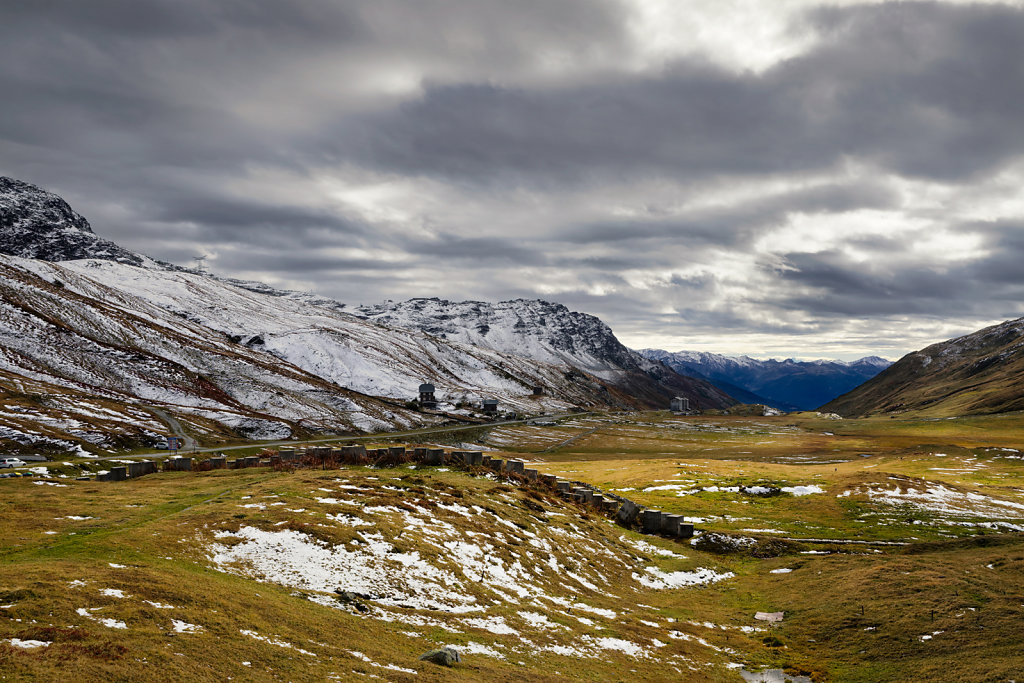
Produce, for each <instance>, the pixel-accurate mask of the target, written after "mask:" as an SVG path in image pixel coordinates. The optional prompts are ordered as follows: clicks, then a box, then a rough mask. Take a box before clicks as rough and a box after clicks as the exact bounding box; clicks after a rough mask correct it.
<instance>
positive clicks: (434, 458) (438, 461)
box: [423, 448, 444, 467]
mask: <svg viewBox="0 0 1024 683" xmlns="http://www.w3.org/2000/svg"><path fill="white" fill-rule="evenodd" d="M426 451H427V454H426V456H425V457H424V458H423V464H424V465H432V466H434V467H437V466H439V465H443V464H444V449H443V448H428V449H426Z"/></svg>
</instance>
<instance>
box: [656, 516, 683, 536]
mask: <svg viewBox="0 0 1024 683" xmlns="http://www.w3.org/2000/svg"><path fill="white" fill-rule="evenodd" d="M682 523H683V516H682V515H662V516H661V531H662V533H664V534H667V535H669V536H679V525H680V524H682Z"/></svg>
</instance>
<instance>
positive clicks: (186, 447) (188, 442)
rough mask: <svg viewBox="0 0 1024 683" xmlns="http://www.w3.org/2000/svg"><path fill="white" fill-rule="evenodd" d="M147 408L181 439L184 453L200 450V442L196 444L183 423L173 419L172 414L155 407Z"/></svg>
mask: <svg viewBox="0 0 1024 683" xmlns="http://www.w3.org/2000/svg"><path fill="white" fill-rule="evenodd" d="M147 407H148V408H149V409H150V410H152V411H153V413H154V414H156V416H157V417H159V418H160V419H161V420H163V421H164V424H166V425H167V427H168V429H170V430H171V433H172V434H174V435H175V436H177V437H180V438H181V450H182V451H194V450H196V449H197V448H199V444H198V442H196V440H195V439H193V438H192V437H191V436H189V435H188V434H186V433H185V430H184V429H183V428H182V426H181V423H180V422H178V420H177V419H175V418H174V417H172V416H171V414H170V413H168V412H166V411H163V410H160V409H159V408H154V407H153V406H147Z"/></svg>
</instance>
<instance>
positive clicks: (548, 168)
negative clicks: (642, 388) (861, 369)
mask: <svg viewBox="0 0 1024 683" xmlns="http://www.w3.org/2000/svg"><path fill="white" fill-rule="evenodd" d="M9 4H10V3H9ZM751 4H755V3H744V2H740V1H739V0H732V1H723V2H716V3H707V6H706V7H705V8H688V7H685V6H683V5H684V4H683V3H673V2H662V1H660V0H651V1H649V2H643V1H641V0H636V1H634V2H627V1H625V0H623V2H613V1H611V0H609V1H607V2H598V1H596V0H578V1H577V0H562V1H559V2H548V1H546V0H545V1H539V0H538V1H536V2H533V1H529V2H526V1H524V2H516V3H508V2H497V1H494V2H487V1H480V0H474V1H473V2H451V1H445V2H417V3H404V2H397V1H396V2H391V1H388V0H372V1H369V0H367V1H366V2H358V1H352V2H331V1H329V0H305V1H300V2H291V3H279V2H271V1H269V0H261V1H253V0H244V1H243V0H222V1H220V2H213V3H211V2H207V1H206V0H203V1H202V2H199V1H198V0H173V1H171V0H150V1H147V2H139V3H123V2H115V1H114V0H109V1H105V0H93V1H91V2H88V3H83V2H76V1H74V0H65V1H63V2H60V1H55V2H46V3H16V4H15V5H14V6H12V7H5V8H4V9H3V21H0V88H2V92H3V93H4V107H3V108H2V111H0V174H3V175H10V176H14V177H18V178H21V179H24V180H27V181H29V182H33V183H35V184H38V185H41V186H43V187H45V188H47V189H50V190H53V191H55V192H57V193H59V194H61V195H62V196H64V197H65V198H66V199H68V200H69V201H70V202H71V203H72V205H73V206H74V207H75V208H76V209H78V210H79V211H80V212H81V213H83V214H84V215H86V216H87V217H88V218H89V219H90V221H91V222H92V224H93V227H94V229H95V230H96V231H97V232H98V233H99V234H101V235H102V236H104V237H107V238H109V239H113V240H115V241H117V242H119V243H121V244H122V245H124V246H126V247H128V248H131V249H134V250H136V251H141V252H144V253H147V254H149V255H151V256H153V257H156V258H161V259H166V260H170V261H174V262H177V263H181V264H184V265H188V264H190V263H192V259H194V258H196V257H200V256H205V257H206V259H205V267H207V268H209V269H210V270H212V271H214V272H216V273H219V274H223V275H228V276H234V277H243V278H251V279H259V280H262V281H266V282H269V283H271V284H274V285H277V286H280V287H287V288H295V289H311V290H314V291H316V292H318V293H320V294H324V295H328V296H332V297H335V298H337V299H339V300H341V301H345V302H348V303H351V304H358V303H372V302H376V301H379V300H383V299H386V298H391V299H401V298H408V297H413V296H440V297H446V298H451V299H457V300H462V299H467V298H475V299H485V300H499V299H507V298H515V297H528V298H537V297H539V298H544V299H548V300H553V301H558V302H561V303H564V304H566V305H567V306H569V307H570V308H575V309H578V310H583V311H586V312H589V313H593V314H595V315H598V316H600V317H601V318H603V319H604V320H605V321H607V322H608V323H609V324H610V325H611V326H612V328H613V329H614V330H615V331H616V333H617V334H618V336H619V337H620V338H621V339H622V340H623V341H624V342H626V343H627V344H629V345H631V346H634V347H646V346H658V347H662V348H668V349H671V350H677V349H680V348H698V349H704V350H711V351H717V352H724V353H750V354H752V355H769V354H771V355H796V356H802V357H820V356H827V357H845V358H852V357H857V356H860V355H865V354H868V353H877V354H879V355H886V356H889V357H894V356H898V355H901V354H902V353H905V352H907V351H909V350H911V349H914V348H918V347H920V346H923V345H926V344H928V343H931V342H933V341H938V340H940V339H944V338H946V337H949V336H952V335H954V334H958V333H965V332H969V331H972V330H974V329H976V328H978V327H980V326H983V325H985V324H988V323H993V322H996V321H1000V320H1003V319H1006V318H1011V317H1016V316H1019V315H1021V314H1022V308H1024V307H1022V305H1021V302H1022V301H1024V275H1022V272H1024V271H1022V270H1021V268H1020V267H1019V264H1020V263H1022V262H1024V229H1022V228H1024V196H1022V194H1021V192H1020V188H1021V187H1022V186H1024V117H1022V116H1021V112H1022V111H1024V8H1022V6H1021V5H1020V4H1017V3H1007V4H984V3H937V2H919V3H898V4H897V3H864V4H854V3H847V2H834V3H823V4H814V3H806V2H796V1H793V0H791V1H789V2H780V3H777V4H776V3H769V4H765V5H764V6H763V7H762V8H760V9H757V8H751V7H750V6H749V5H751Z"/></svg>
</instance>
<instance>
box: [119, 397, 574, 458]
mask: <svg viewBox="0 0 1024 683" xmlns="http://www.w3.org/2000/svg"><path fill="white" fill-rule="evenodd" d="M152 410H153V412H155V413H157V414H161V413H162V411H159V410H157V409H156V408H153V409H152ZM590 414H591V413H565V414H563V415H546V416H544V417H543V418H536V417H531V418H527V419H523V420H505V421H504V422H487V423H485V424H473V425H459V426H456V427H427V428H424V429H411V430H408V431H404V432H378V433H376V434H367V435H366V436H332V437H329V438H324V439H309V440H306V441H287V440H286V441H255V442H253V443H250V444H244V445H241V446H220V447H215V448H197V447H195V440H193V439H190V437H187V436H186V437H185V438H188V439H189V440H190V441H191V443H192V444H193V446H192V447H191V448H189V449H182V450H181V451H179V453H180V454H181V455H191V454H192V453H219V452H221V451H240V450H243V449H246V448H256V447H262V448H270V447H273V446H301V445H303V444H315V443H330V442H338V441H379V440H382V439H400V438H402V437H412V436H429V435H430V434H445V433H449V432H460V431H469V430H472V429H480V428H481V427H501V426H503V425H515V424H526V423H527V422H530V421H532V420H536V419H544V420H562V419H565V418H569V417H581V416H583V415H590ZM161 417H164V418H165V419H166V420H167V422H168V424H177V420H174V418H171V417H170V416H169V415H161ZM177 426H178V429H179V430H180V429H181V425H180V424H177ZM171 429H172V430H173V429H174V427H173V426H172V427H171ZM175 434H178V432H175ZM181 435H184V433H183V432H182V433H181ZM166 453H167V451H154V452H152V453H146V454H143V455H127V456H114V457H118V458H120V459H132V458H150V457H152V456H153V455H165V454H166Z"/></svg>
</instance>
